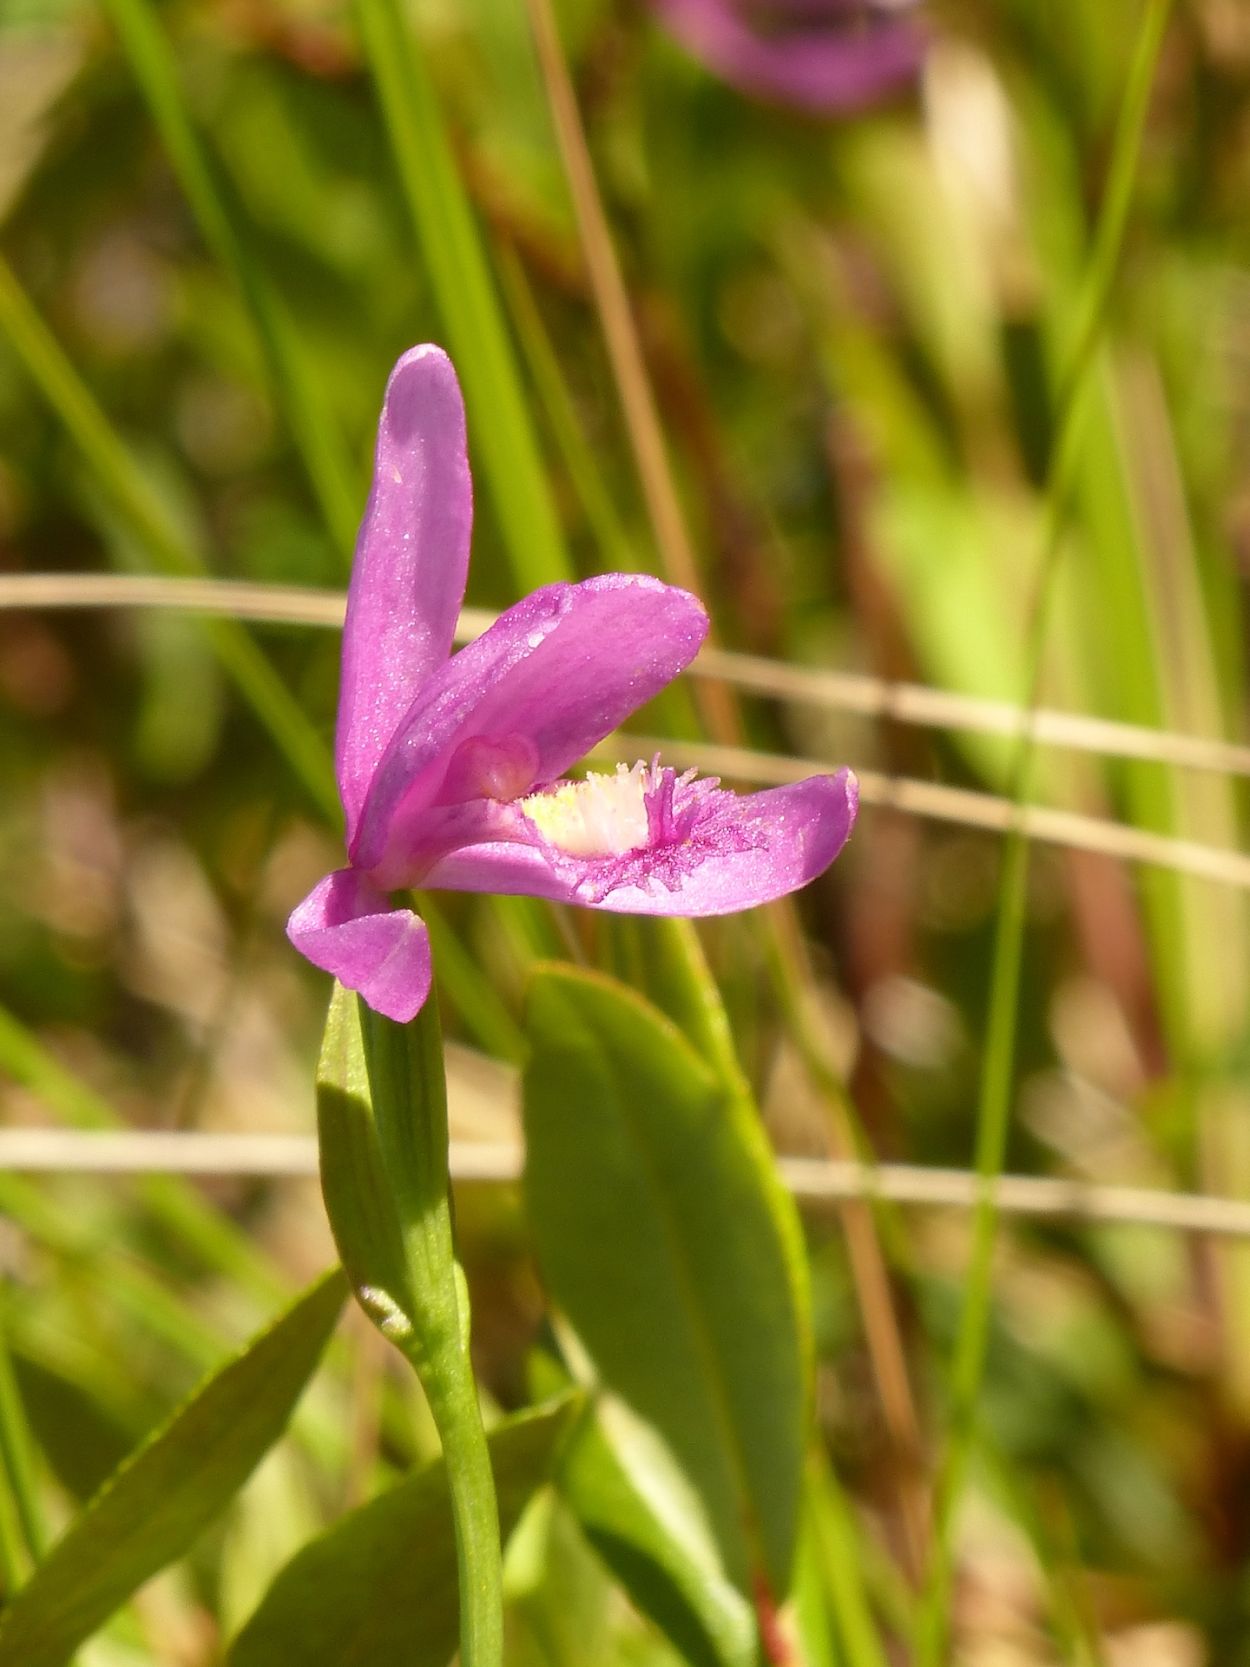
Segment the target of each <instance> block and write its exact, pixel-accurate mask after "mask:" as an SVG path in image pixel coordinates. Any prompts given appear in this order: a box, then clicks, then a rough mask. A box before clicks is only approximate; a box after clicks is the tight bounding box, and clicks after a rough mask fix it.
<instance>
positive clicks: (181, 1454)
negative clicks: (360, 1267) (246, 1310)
mask: <svg viewBox="0 0 1250 1667" xmlns="http://www.w3.org/2000/svg"><path fill="white" fill-rule="evenodd" d="M345 1295H346V1289H345V1286H344V1283H343V1279H342V1275H341V1274H340V1273H339V1272H338V1270H337V1269H336V1270H335V1272H334V1273H332V1274H329V1275H327V1276H326V1277H325V1278H323V1279H321V1280H319V1281H318V1282H317V1284H316V1285H314V1286H313V1287H312V1288H311V1289H310V1290H309V1291H307V1292H306V1293H305V1294H304V1295H303V1296H302V1297H301V1298H300V1299H299V1301H298V1302H296V1303H295V1304H294V1305H293V1306H292V1307H291V1308H289V1309H288V1310H287V1312H286V1313H285V1314H284V1315H282V1317H281V1318H280V1319H279V1320H278V1321H277V1322H276V1323H275V1324H274V1325H272V1326H270V1327H269V1328H268V1329H267V1330H266V1331H263V1332H262V1333H261V1334H260V1335H259V1336H258V1337H257V1338H254V1339H253V1340H252V1342H251V1343H250V1344H249V1345H248V1346H247V1347H246V1348H245V1349H244V1350H243V1351H242V1352H241V1353H239V1354H237V1355H236V1356H234V1357H233V1359H231V1360H230V1361H228V1362H227V1363H226V1365H225V1366H224V1367H222V1368H221V1369H220V1370H219V1371H217V1372H216V1373H214V1374H213V1376H212V1377H210V1378H209V1379H208V1380H207V1381H206V1382H205V1383H203V1384H201V1385H200V1387H199V1388H198V1389H197V1390H196V1391H195V1393H194V1394H193V1395H192V1396H191V1398H190V1399H189V1400H188V1401H186V1402H184V1403H183V1405H182V1406H181V1407H179V1408H178V1409H177V1410H176V1411H175V1412H174V1413H173V1414H172V1416H171V1417H170V1418H169V1419H167V1420H166V1422H165V1423H164V1424H163V1425H162V1426H161V1428H160V1429H159V1430H158V1431H157V1432H156V1433H155V1434H154V1435H153V1436H152V1437H151V1438H150V1440H148V1441H146V1442H145V1443H144V1444H143V1445H142V1446H141V1447H140V1448H139V1449H138V1450H137V1452H135V1453H134V1454H133V1455H132V1456H131V1457H130V1458H129V1459H128V1460H127V1461H126V1463H125V1464H123V1465H122V1467H121V1468H120V1469H119V1470H117V1471H115V1472H114V1474H113V1476H112V1477H110V1478H109V1480H108V1481H107V1482H106V1483H105V1484H104V1487H103V1488H102V1489H101V1490H100V1492H99V1493H98V1494H97V1495H96V1496H95V1498H94V1499H93V1500H92V1501H91V1503H90V1504H89V1505H88V1506H87V1507H86V1509H85V1510H84V1511H83V1512H82V1514H81V1515H80V1516H79V1517H78V1518H77V1519H76V1520H75V1521H74V1523H73V1524H72V1525H71V1527H70V1528H69V1530H68V1531H67V1532H66V1533H65V1534H64V1535H63V1537H62V1538H61V1539H60V1541H59V1542H58V1543H57V1544H56V1545H55V1546H54V1547H53V1549H52V1551H51V1552H50V1553H49V1555H48V1557H47V1559H46V1560H45V1561H44V1562H43V1563H41V1564H40V1566H39V1567H38V1569H37V1570H36V1571H35V1573H34V1575H33V1576H32V1577H31V1579H30V1580H29V1581H28V1583H27V1584H26V1585H25V1586H24V1587H23V1588H22V1590H21V1591H20V1592H19V1593H18V1595H17V1596H16V1598H15V1599H14V1600H13V1603H12V1604H11V1605H10V1606H9V1608H8V1609H7V1610H6V1611H5V1612H4V1615H3V1618H0V1667H61V1664H63V1663H64V1662H66V1661H68V1660H69V1658H70V1656H71V1655H72V1654H73V1652H74V1651H75V1650H76V1649H77V1648H78V1646H79V1644H81V1643H82V1642H83V1641H84V1640H85V1639H87V1638H89V1637H90V1636H91V1635H92V1633H93V1632H95V1631H96V1630H97V1628H98V1627H100V1626H101V1625H102V1624H103V1623H104V1622H105V1621H106V1620H107V1619H108V1617H109V1616H110V1615H111V1614H112V1613H113V1612H114V1611H115V1610H116V1609H118V1608H119V1607H120V1606H121V1604H123V1603H124V1602H125V1601H126V1599H127V1598H128V1597H129V1596H130V1595H131V1593H132V1592H134V1591H135V1590H136V1589H137V1588H138V1587H139V1586H141V1585H142V1584H143V1582H144V1581H146V1580H148V1579H150V1578H151V1576H152V1575H154V1574H156V1573H157V1572H158V1571H159V1570H160V1569H162V1568H164V1567H165V1566H166V1565H167V1564H168V1563H170V1562H172V1561H173V1560H174V1559H175V1558H176V1557H178V1556H180V1555H181V1553H182V1552H183V1551H185V1550H186V1549H187V1547H188V1546H190V1545H191V1543H192V1542H193V1541H194V1540H195V1538H196V1536H197V1535H198V1534H199V1532H200V1531H201V1529H202V1528H204V1527H205V1526H206V1525H207V1523H208V1522H209V1521H210V1520H211V1518H212V1517H213V1516H214V1515H215V1514H216V1513H217V1511H218V1510H219V1509H220V1508H221V1507H222V1506H223V1505H224V1504H225V1503H226V1501H227V1500H228V1499H229V1498H230V1497H231V1496H232V1495H233V1494H234V1492H235V1491H236V1489H237V1488H238V1487H239V1485H240V1484H241V1483H242V1482H243V1480H244V1479H245V1478H246V1477H247V1476H248V1475H249V1474H250V1472H251V1471H252V1469H253V1468H254V1466H255V1465H256V1464H257V1463H258V1461H259V1460H260V1458H261V1457H262V1456H263V1454H264V1453H265V1452H266V1451H267V1450H268V1448H269V1447H270V1446H272V1444H273V1442H274V1441H275V1440H276V1439H277V1437H278V1436H279V1435H280V1434H281V1432H282V1429H283V1427H284V1425H285V1424H286V1421H287V1418H288V1417H289V1416H290V1413H291V1411H292V1409H293V1407H294V1405H295V1403H296V1401H297V1400H298V1399H299V1396H300V1393H301V1392H302V1390H303V1388H304V1385H305V1384H306V1382H307V1380H308V1378H309V1376H310V1375H311V1373H312V1371H313V1368H314V1367H315V1366H316V1364H317V1361H318V1359H319V1358H320V1355H321V1351H322V1349H323V1348H324V1346H325V1344H326V1341H327V1339H328V1338H329V1336H330V1333H331V1331H332V1330H333V1329H334V1324H335V1322H336V1320H337V1319H338V1315H339V1310H340V1309H341V1307H342V1305H343V1299H344V1296H345Z"/></svg>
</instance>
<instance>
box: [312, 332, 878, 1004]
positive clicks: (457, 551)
mask: <svg viewBox="0 0 1250 1667" xmlns="http://www.w3.org/2000/svg"><path fill="white" fill-rule="evenodd" d="M472 514H473V500H472V482H471V480H470V476H469V465H468V458H467V456H466V451H465V421H464V405H463V402H462V400H461V397H460V388H459V385H458V384H457V382H456V375H455V372H454V370H453V369H452V366H451V361H450V360H449V359H448V358H447V355H446V354H445V353H443V352H442V351H441V349H439V348H437V347H428V346H427V347H417V348H413V349H412V351H411V352H409V353H406V354H405V355H404V357H403V358H402V359H401V360H400V361H399V363H398V364H397V365H396V367H395V369H394V371H393V372H392V374H391V379H390V382H389V383H388V385H387V389H386V397H385V401H384V403H383V407H382V419H381V423H380V426H379V431H378V446H377V460H376V465H375V470H374V478H373V490H372V492H371V494H370V497H369V503H368V506H367V508H366V510H365V517H364V521H363V523H362V526H361V529H360V537H359V540H358V542H357V546H356V559H355V564H354V566H353V569H352V580H351V587H350V590H349V592H348V601H347V621H346V625H345V628H344V635H343V674H342V687H341V691H340V695H339V714H338V732H337V737H336V745H335V762H336V765H337V770H338V780H339V792H340V795H341V797H342V801H343V810H344V813H345V816H346V821H347V854H348V864H349V866H348V867H346V868H340V869H338V870H337V871H336V872H335V873H333V874H330V875H328V876H327V877H326V878H325V879H324V880H322V881H321V882H320V884H319V885H317V886H316V887H314V889H313V890H312V892H311V893H310V894H309V895H308V896H307V897H306V898H305V899H304V901H303V902H302V903H301V904H300V905H299V907H298V908H297V909H296V910H295V912H294V913H293V914H292V916H291V919H290V922H289V924H288V926H287V933H288V935H289V937H290V939H291V941H292V943H293V944H294V945H295V946H296V948H297V949H299V950H301V951H302V953H303V954H304V955H306V956H307V957H308V959H309V960H310V961H312V962H313V963H314V964H315V965H316V966H318V967H321V968H323V969H324V970H325V971H326V972H330V973H333V974H334V976H335V977H336V978H338V979H340V980H341V982H342V983H343V984H345V985H346V986H347V987H348V988H349V989H352V990H357V991H359V992H360V994H361V995H362V996H363V997H364V998H365V1000H366V1001H367V1002H368V1003H369V1005H370V1006H371V1007H373V1008H375V1009H376V1010H377V1011H378V1012H379V1013H383V1014H385V1015H386V1016H387V1017H389V1018H392V1019H396V1020H398V1021H400V1022H406V1021H407V1020H409V1019H411V1018H412V1017H413V1015H414V1014H415V1013H416V1012H417V1011H418V1010H419V1009H420V1007H421V1005H422V1003H423V1002H424V1001H425V998H426V995H427V994H428V993H429V988H430V980H431V965H430V947H429V937H428V934H427V932H426V928H425V925H424V923H423V922H422V921H421V919H420V918H419V917H418V916H417V915H416V914H414V913H413V912H412V910H411V909H407V908H402V907H393V906H392V904H391V902H390V898H389V895H388V894H389V893H390V892H392V891H396V890H406V889H408V888H410V887H413V886H424V887H429V888H443V889H447V890H453V891H494V892H521V893H526V894H528V895H530V896H533V897H546V898H551V899H553V900H556V901H559V902H564V903H582V904H586V905H588V906H590V907H592V908H600V909H613V910H617V911H620V912H622V913H626V914H661V915H712V914H727V913H731V912H733V911H735V910H738V909H745V908H749V907H751V906H752V905H753V904H756V903H765V902H768V901H770V900H771V899H772V898H775V897H780V896H782V895H783V894H785V893H786V892H790V891H793V890H794V889H795V888H796V887H798V886H801V885H804V884H806V883H807V881H808V880H811V879H812V878H814V876H815V875H817V874H819V873H821V871H822V870H823V869H825V868H826V867H827V866H828V865H829V864H830V863H831V862H832V861H833V859H834V857H836V856H837V854H838V852H839V851H840V850H841V849H842V847H843V845H844V844H845V843H846V840H847V837H848V835H849V834H850V831H851V826H852V824H853V822H854V820H855V811H856V805H857V788H856V783H855V778H854V776H853V775H852V774H851V773H850V771H848V770H843V771H841V772H840V773H839V774H838V775H836V776H812V777H809V778H808V779H807V780H806V781H801V782H797V783H795V784H794V785H793V786H789V787H780V788H774V789H772V790H771V791H769V792H764V793H754V794H750V795H747V796H745V797H739V796H738V795H737V794H734V793H730V792H727V791H726V790H724V789H722V788H721V787H720V786H719V785H718V784H717V782H716V781H715V780H711V779H709V780H703V781H700V780H697V779H695V777H694V772H693V771H690V772H687V773H686V774H685V775H678V774H677V773H676V772H675V771H673V770H671V769H666V768H665V767H664V766H663V765H661V764H660V763H659V762H658V760H657V761H655V762H653V763H650V764H645V763H639V764H635V765H634V766H633V767H632V768H626V766H624V765H621V766H619V767H618V769H617V770H616V772H615V773H614V774H611V775H593V774H592V775H590V776H588V777H587V778H586V780H585V781H580V782H575V781H566V780H564V779H562V778H563V774H564V771H566V770H567V769H568V768H569V766H570V765H572V764H574V763H576V761H577V760H578V759H579V758H581V756H582V755H583V754H584V753H585V752H587V751H588V750H589V748H591V747H593V746H594V745H595V743H596V742H598V741H600V740H602V738H603V737H604V736H605V735H607V734H608V733H609V732H610V731H612V730H613V729H615V728H616V727H617V725H618V724H619V723H620V722H621V720H622V719H624V718H626V717H628V716H629V714H630V713H631V712H633V711H634V710H635V709H636V708H637V707H639V706H641V705H643V703H644V702H646V701H648V700H650V699H651V697H652V696H653V695H654V694H656V693H657V692H658V691H659V690H660V689H662V688H663V687H664V685H665V684H666V683H667V682H668V681H669V680H670V679H671V678H673V677H674V676H676V674H677V673H678V672H679V671H681V670H682V668H683V667H684V666H686V665H687V664H689V662H690V661H691V660H692V659H693V658H694V656H695V654H696V653H697V652H698V650H699V646H700V644H701V643H702V642H703V639H704V637H705V635H706V634H707V615H706V614H705V613H704V611H703V608H702V606H701V605H700V604H699V602H697V601H696V599H695V598H694V597H693V596H691V595H689V594H688V592H686V591H684V590H677V589H675V588H674V587H673V586H671V585H664V584H661V583H660V582H659V580H658V579H653V578H649V577H647V576H646V575H644V574H639V573H607V574H604V575H603V576H602V577H600V578H595V579H587V580H585V581H584V582H583V583H581V584H556V585H547V586H545V587H544V588H543V589H541V590H536V591H534V592H533V594H532V595H530V596H527V597H525V599H524V600H523V601H521V602H518V603H517V604H516V605H515V607H512V608H509V609H508V610H507V612H506V613H504V614H502V615H501V616H500V617H499V619H498V620H496V622H495V623H494V624H493V625H492V626H491V627H490V629H489V630H488V631H486V632H485V633H484V634H483V635H482V636H480V637H479V638H477V640H476V641H475V642H472V643H470V644H469V645H468V647H466V648H464V649H462V650H461V651H460V653H458V654H456V655H454V656H453V655H452V654H451V645H452V633H453V631H454V629H455V624H456V618H457V615H458V613H459V609H460V602H461V598H462V596H463V594H464V586H465V578H466V574H467V571H468V560H469V532H470V526H471V523H472Z"/></svg>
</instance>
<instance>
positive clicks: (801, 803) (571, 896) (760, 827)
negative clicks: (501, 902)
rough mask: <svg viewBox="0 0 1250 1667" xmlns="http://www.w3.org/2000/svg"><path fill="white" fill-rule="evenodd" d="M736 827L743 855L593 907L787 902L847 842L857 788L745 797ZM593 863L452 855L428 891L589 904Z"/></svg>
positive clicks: (675, 911)
mask: <svg viewBox="0 0 1250 1667" xmlns="http://www.w3.org/2000/svg"><path fill="white" fill-rule="evenodd" d="M737 804H738V811H737V815H736V817H735V819H734V826H735V827H736V828H737V829H738V830H739V831H740V832H741V834H742V835H743V838H744V841H746V840H749V841H751V842H752V843H751V844H750V846H749V847H748V848H746V849H739V850H732V851H730V850H727V851H724V852H721V853H713V854H710V855H708V856H707V857H705V858H704V860H703V861H702V862H701V863H700V864H699V866H698V867H697V868H695V869H694V870H693V872H691V873H689V874H687V875H685V876H684V877H683V879H682V881H681V884H680V886H679V887H678V888H677V890H675V891H669V890H667V889H666V888H665V887H664V886H663V885H661V884H658V883H656V884H654V885H653V886H651V887H650V888H647V887H644V886H638V885H629V886H618V887H617V888H616V889H615V890H613V891H609V892H608V893H607V894H606V896H604V897H602V898H600V899H599V900H597V901H594V902H592V903H591V906H592V907H594V908H599V909H609V910H611V911H613V912H614V913H616V914H639V915H723V914H734V913H736V912H737V911H738V910H739V909H750V908H754V907H755V905H756V904H759V903H771V902H772V901H773V900H774V899H775V898H778V897H785V896H786V895H788V893H790V892H792V891H797V890H798V888H799V887H800V886H805V885H806V884H807V883H808V881H809V880H814V879H815V878H816V876H817V875H818V874H822V873H823V872H824V871H825V869H826V868H828V866H829V864H830V863H831V862H832V861H833V859H834V858H835V857H836V856H837V855H838V853H839V852H840V851H841V850H842V847H843V846H844V845H845V844H846V842H847V839H848V838H849V837H850V833H851V829H852V827H853V826H854V824H855V816H856V812H857V810H858V808H859V786H858V783H857V782H856V780H855V777H854V775H853V774H852V773H851V771H850V770H840V771H839V772H838V774H837V775H836V776H809V777H808V778H807V780H806V781H799V782H795V783H794V784H793V785H792V786H789V787H774V788H771V789H769V790H768V791H767V792H764V793H751V794H747V795H745V796H744V797H742V798H740V799H739V800H738V801H737ZM595 873H596V870H595V863H594V860H593V859H589V860H584V861H583V863H582V864H581V865H574V864H573V863H571V862H569V861H568V860H567V859H566V861H565V862H564V863H563V864H562V865H561V872H556V870H555V869H554V868H553V867H552V866H551V864H550V862H549V861H548V860H547V858H546V857H544V855H543V853H542V851H541V849H539V848H538V847H535V846H525V845H505V844H489V845H474V846H469V847H468V848H466V849H464V850H460V851H454V852H453V853H452V854H451V855H450V856H448V857H445V858H443V860H442V861H441V862H439V863H437V864H436V865H435V866H434V868H433V869H432V870H431V871H430V874H429V876H428V878H427V881H426V883H427V884H428V885H429V886H431V887H438V888H440V889H441V890H444V891H492V892H500V893H505V894H508V893H520V894H522V895H524V896H529V897H545V898H548V899H550V900H551V901H552V902H559V903H587V902H588V901H589V898H588V895H587V893H588V892H590V893H593V887H594V881H595Z"/></svg>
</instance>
